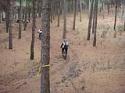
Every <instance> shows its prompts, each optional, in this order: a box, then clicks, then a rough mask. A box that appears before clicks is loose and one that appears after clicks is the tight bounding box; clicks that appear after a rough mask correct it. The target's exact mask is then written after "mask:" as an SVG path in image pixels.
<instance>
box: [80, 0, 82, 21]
mask: <svg viewBox="0 0 125 93" xmlns="http://www.w3.org/2000/svg"><path fill="white" fill-rule="evenodd" d="M81 12H82V7H81V0H79V13H80V22H81V21H82V13H81Z"/></svg>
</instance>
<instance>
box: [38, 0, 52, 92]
mask: <svg viewBox="0 0 125 93" xmlns="http://www.w3.org/2000/svg"><path fill="white" fill-rule="evenodd" d="M50 3H51V2H50V0H43V6H42V29H43V34H42V35H41V47H42V49H41V65H42V66H41V68H42V71H41V73H42V74H41V92H40V93H50V79H49V61H50Z"/></svg>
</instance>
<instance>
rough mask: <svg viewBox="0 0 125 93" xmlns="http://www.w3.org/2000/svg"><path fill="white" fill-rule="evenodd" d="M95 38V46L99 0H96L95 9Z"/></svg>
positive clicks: (94, 42) (94, 43)
mask: <svg viewBox="0 0 125 93" xmlns="http://www.w3.org/2000/svg"><path fill="white" fill-rule="evenodd" d="M94 12H95V13H94V24H95V25H94V40H93V46H94V47H95V46H96V30H97V18H98V0H95V11H94Z"/></svg>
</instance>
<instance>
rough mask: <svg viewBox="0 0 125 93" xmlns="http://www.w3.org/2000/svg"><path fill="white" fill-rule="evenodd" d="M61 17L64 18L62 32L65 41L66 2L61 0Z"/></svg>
mask: <svg viewBox="0 0 125 93" xmlns="http://www.w3.org/2000/svg"><path fill="white" fill-rule="evenodd" d="M63 1H64V2H63V16H64V30H63V39H66V32H67V31H66V0H63Z"/></svg>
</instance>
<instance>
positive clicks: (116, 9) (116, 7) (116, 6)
mask: <svg viewBox="0 0 125 93" xmlns="http://www.w3.org/2000/svg"><path fill="white" fill-rule="evenodd" d="M117 12H118V5H117V1H116V4H115V21H114V31H116V24H117Z"/></svg>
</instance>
